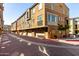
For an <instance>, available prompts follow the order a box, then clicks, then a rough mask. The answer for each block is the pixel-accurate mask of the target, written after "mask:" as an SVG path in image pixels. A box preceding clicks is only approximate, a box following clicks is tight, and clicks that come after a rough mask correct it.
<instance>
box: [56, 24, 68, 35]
mask: <svg viewBox="0 0 79 59" xmlns="http://www.w3.org/2000/svg"><path fill="white" fill-rule="evenodd" d="M68 29H69V25H68V24H66V25H65V26H63V25H60V24H58V30H59V31H60V32H61V36H62V32H63V31H65V35H66V30H68Z"/></svg>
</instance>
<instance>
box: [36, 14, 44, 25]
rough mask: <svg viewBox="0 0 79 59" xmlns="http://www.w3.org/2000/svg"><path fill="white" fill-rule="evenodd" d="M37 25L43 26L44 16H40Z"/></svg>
mask: <svg viewBox="0 0 79 59" xmlns="http://www.w3.org/2000/svg"><path fill="white" fill-rule="evenodd" d="M37 24H38V26H41V25H43V21H42V15H39V16H38V20H37Z"/></svg>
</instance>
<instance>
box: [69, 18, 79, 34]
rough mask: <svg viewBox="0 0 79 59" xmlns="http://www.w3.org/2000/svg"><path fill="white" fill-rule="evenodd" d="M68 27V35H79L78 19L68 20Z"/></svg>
mask: <svg viewBox="0 0 79 59" xmlns="http://www.w3.org/2000/svg"><path fill="white" fill-rule="evenodd" d="M69 26H70V28H69V34H72V35H73V34H75V35H79V17H74V18H70V20H69Z"/></svg>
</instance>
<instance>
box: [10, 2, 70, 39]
mask: <svg viewBox="0 0 79 59" xmlns="http://www.w3.org/2000/svg"><path fill="white" fill-rule="evenodd" d="M68 20H69V8H68V7H67V6H66V5H65V4H64V3H35V4H33V5H32V6H31V7H30V8H29V9H27V10H26V11H25V12H24V13H23V14H22V15H21V16H20V17H19V18H18V19H17V20H16V22H14V23H12V25H14V24H16V25H14V26H13V27H12V26H11V29H13V28H15V30H11V31H14V32H17V34H19V35H27V36H32V37H39V38H47V39H48V38H51V39H52V38H59V37H60V36H64V35H68V34H69V30H68V29H67V30H63V31H60V30H59V29H58V28H59V25H62V26H63V27H65V25H67V24H68ZM61 33H62V35H61Z"/></svg>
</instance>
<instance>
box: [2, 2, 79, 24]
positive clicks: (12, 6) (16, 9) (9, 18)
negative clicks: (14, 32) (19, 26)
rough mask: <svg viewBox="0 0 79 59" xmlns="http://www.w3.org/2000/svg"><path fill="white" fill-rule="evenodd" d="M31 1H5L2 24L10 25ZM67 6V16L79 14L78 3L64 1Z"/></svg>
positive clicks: (30, 4)
mask: <svg viewBox="0 0 79 59" xmlns="http://www.w3.org/2000/svg"><path fill="white" fill-rule="evenodd" d="M32 5H33V3H5V4H4V13H3V16H4V24H5V25H11V23H12V22H14V21H15V20H16V19H17V18H18V17H20V16H21V15H22V13H23V12H25V11H26V10H27V9H28V8H29V7H31V6H32ZM66 5H67V6H68V8H69V17H70V18H71V17H78V16H79V3H66Z"/></svg>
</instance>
